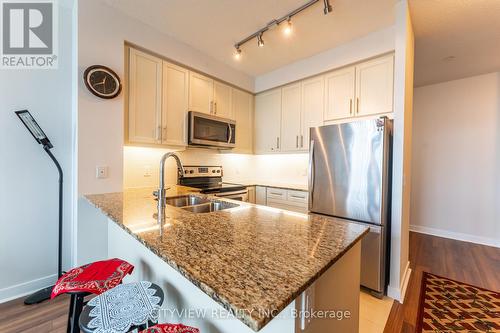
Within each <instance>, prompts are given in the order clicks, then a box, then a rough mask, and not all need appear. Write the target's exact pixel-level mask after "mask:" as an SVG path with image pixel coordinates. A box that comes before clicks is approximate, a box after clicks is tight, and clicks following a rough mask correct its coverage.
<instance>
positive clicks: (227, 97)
mask: <svg viewBox="0 0 500 333" xmlns="http://www.w3.org/2000/svg"><path fill="white" fill-rule="evenodd" d="M232 91H233V89H232V88H231V87H230V86H228V85H227V84H224V83H221V82H218V81H214V104H213V107H212V113H213V114H214V115H216V116H218V117H223V118H230V119H233V109H232V101H231V99H232Z"/></svg>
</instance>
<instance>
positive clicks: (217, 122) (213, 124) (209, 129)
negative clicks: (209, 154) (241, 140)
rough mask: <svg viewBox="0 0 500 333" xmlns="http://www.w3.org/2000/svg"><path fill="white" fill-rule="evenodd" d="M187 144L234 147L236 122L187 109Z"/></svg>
mask: <svg viewBox="0 0 500 333" xmlns="http://www.w3.org/2000/svg"><path fill="white" fill-rule="evenodd" d="M188 117H189V121H188V123H189V131H188V132H189V142H188V143H189V145H190V146H205V147H217V148H226V149H230V148H234V147H235V144H236V122H235V121H234V120H231V119H226V118H221V117H217V116H212V115H209V114H205V113H201V112H194V111H189V116H188Z"/></svg>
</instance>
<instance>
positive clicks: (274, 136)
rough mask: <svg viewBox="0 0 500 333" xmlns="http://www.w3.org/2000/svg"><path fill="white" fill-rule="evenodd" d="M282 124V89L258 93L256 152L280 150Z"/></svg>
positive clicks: (256, 104) (256, 102)
mask: <svg viewBox="0 0 500 333" xmlns="http://www.w3.org/2000/svg"><path fill="white" fill-rule="evenodd" d="M280 124H281V89H273V90H269V91H266V92H263V93H261V94H259V95H257V96H256V97H255V140H254V142H255V147H254V148H255V152H256V153H269V152H277V151H280ZM236 126H238V125H236ZM237 131H238V129H236V132H237Z"/></svg>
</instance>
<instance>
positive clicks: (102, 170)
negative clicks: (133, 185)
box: [95, 166, 108, 179]
mask: <svg viewBox="0 0 500 333" xmlns="http://www.w3.org/2000/svg"><path fill="white" fill-rule="evenodd" d="M95 177H96V178H97V179H104V178H108V167H107V166H96V167H95Z"/></svg>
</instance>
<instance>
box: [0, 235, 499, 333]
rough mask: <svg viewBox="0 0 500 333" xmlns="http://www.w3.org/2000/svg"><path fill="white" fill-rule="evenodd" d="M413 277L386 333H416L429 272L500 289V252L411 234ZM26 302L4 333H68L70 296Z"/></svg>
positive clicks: (1, 319)
mask: <svg viewBox="0 0 500 333" xmlns="http://www.w3.org/2000/svg"><path fill="white" fill-rule="evenodd" d="M410 261H411V268H412V271H413V272H412V275H411V278H410V282H409V285H408V290H407V295H406V301H405V303H404V304H403V305H401V304H399V303H398V302H395V303H394V305H393V306H392V309H391V313H390V315H389V319H388V320H387V324H386V326H385V330H384V333H401V332H403V333H413V332H414V330H415V324H416V320H417V311H418V298H419V295H420V282H421V278H422V272H423V271H427V272H430V273H435V274H438V275H442V276H445V277H448V278H451V279H455V280H459V281H463V282H466V283H470V284H473V285H476V286H478V287H483V288H487V289H491V290H500V278H499V277H500V249H497V248H493V247H488V246H482V245H476V244H472V243H466V242H460V241H455V240H450V239H446V238H439V237H434V236H428V235H423V234H417V233H410ZM23 300H24V299H17V300H14V301H10V302H7V303H4V304H0V333H11V332H12V333H13V332H16V333H17V332H24V333H40V332H43V333H49V332H58V333H62V332H65V331H66V320H67V312H68V305H69V297H66V296H60V297H57V298H56V299H55V300H53V301H46V302H44V303H41V304H37V305H30V306H26V305H24V304H23Z"/></svg>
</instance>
